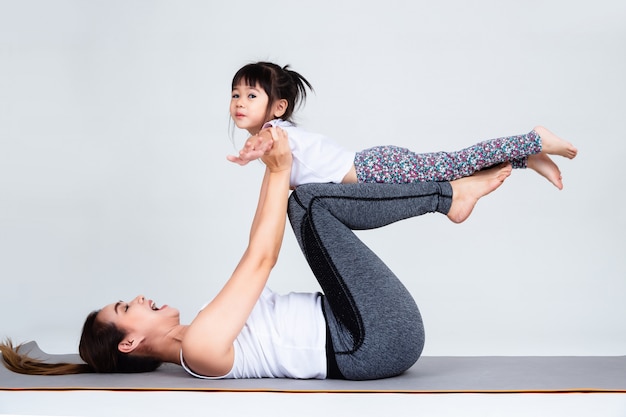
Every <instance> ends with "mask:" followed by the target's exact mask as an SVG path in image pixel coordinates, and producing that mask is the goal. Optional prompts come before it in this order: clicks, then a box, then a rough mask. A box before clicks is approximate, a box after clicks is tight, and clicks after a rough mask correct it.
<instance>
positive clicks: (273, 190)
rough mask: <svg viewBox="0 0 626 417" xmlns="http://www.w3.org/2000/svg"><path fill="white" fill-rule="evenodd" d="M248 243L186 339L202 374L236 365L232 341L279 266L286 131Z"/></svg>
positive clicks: (268, 161)
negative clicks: (275, 268) (274, 270)
mask: <svg viewBox="0 0 626 417" xmlns="http://www.w3.org/2000/svg"><path fill="white" fill-rule="evenodd" d="M271 133H272V138H273V142H274V144H273V147H272V150H271V151H270V152H269V154H267V155H265V156H263V162H264V163H265V165H266V169H265V176H264V178H263V183H262V185H261V191H260V194H259V202H258V205H257V210H256V213H255V216H254V220H253V222H252V226H251V228H250V240H249V242H248V247H247V249H246V251H245V252H244V254H243V256H242V258H241V260H240V261H239V264H238V265H237V267H236V268H235V271H234V272H233V274H232V275H231V277H230V278H229V280H228V281H227V282H226V284H225V285H224V287H223V288H222V290H221V291H220V292H219V293H218V294H217V295H216V297H215V298H214V299H213V300H212V301H211V302H210V303H209V304H208V305H207V306H206V307H205V308H204V309H203V310H202V311H201V312H200V313H199V314H198V315H197V316H196V318H195V319H194V320H193V322H192V323H191V325H190V326H189V329H188V331H187V333H186V335H185V338H184V340H183V353H184V358H185V362H186V363H187V365H188V366H189V367H190V368H191V369H193V370H194V372H197V373H199V374H202V375H206V376H222V375H225V374H226V373H228V372H229V371H230V370H231V368H232V365H233V358H234V356H233V355H234V351H233V342H234V340H235V338H236V337H237V335H239V333H240V332H241V329H242V328H243V326H244V325H245V323H246V320H247V319H248V316H249V315H250V312H251V311H252V309H253V307H254V305H255V304H256V302H257V300H258V298H259V296H260V295H261V292H262V291H263V288H264V287H265V285H266V283H267V279H268V277H269V274H270V272H271V270H272V268H273V267H274V265H275V264H276V261H277V259H278V254H279V252H280V248H281V245H282V240H283V234H284V231H285V222H286V213H287V199H288V197H289V175H290V172H291V161H292V158H291V151H290V149H289V144H288V140H287V135H286V133H285V132H284V131H281V130H276V129H272V132H271Z"/></svg>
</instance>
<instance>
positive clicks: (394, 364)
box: [289, 182, 452, 380]
mask: <svg viewBox="0 0 626 417" xmlns="http://www.w3.org/2000/svg"><path fill="white" fill-rule="evenodd" d="M451 204H452V187H451V186H450V184H449V183H447V182H415V183H409V184H305V185H302V186H300V187H298V188H296V189H295V190H294V191H293V193H292V195H291V197H290V199H289V220H290V222H291V226H292V227H293V230H294V232H295V235H296V239H297V240H298V243H299V244H300V247H301V248H302V251H303V252H304V255H305V257H306V259H307V261H308V263H309V265H310V267H311V270H312V271H313V273H314V274H315V277H316V278H317V280H318V282H319V284H320V286H321V287H322V290H323V292H324V298H323V309H324V315H325V317H326V323H327V333H328V337H327V341H326V345H327V346H326V347H327V353H328V354H327V357H328V378H344V379H354V380H363V379H376V378H385V377H390V376H394V375H398V374H400V373H402V372H404V371H405V370H407V369H408V368H410V367H411V366H412V365H413V364H414V363H415V362H416V361H417V359H418V358H419V356H420V354H421V352H422V349H423V346H424V327H423V324H422V318H421V315H420V312H419V310H418V308H417V305H416V304H415V301H414V300H413V297H412V296H411V294H410V293H409V292H408V290H407V289H406V288H405V287H404V285H403V284H402V283H401V282H400V280H399V279H398V278H397V277H396V276H395V275H394V273H393V272H392V271H391V270H390V269H389V268H388V267H387V266H386V265H385V263H384V262H383V261H382V260H381V259H380V258H378V256H376V254H375V253H374V252H372V251H371V250H370V249H369V248H368V247H367V246H366V245H365V244H364V243H363V242H361V240H360V239H359V238H358V237H357V236H356V235H355V234H354V232H353V230H366V229H374V228H377V227H381V226H385V225H387V224H390V223H393V222H396V221H399V220H403V219H407V218H410V217H415V216H420V215H422V214H425V213H429V212H440V213H443V214H446V213H447V212H448V210H449V209H450V205H451Z"/></svg>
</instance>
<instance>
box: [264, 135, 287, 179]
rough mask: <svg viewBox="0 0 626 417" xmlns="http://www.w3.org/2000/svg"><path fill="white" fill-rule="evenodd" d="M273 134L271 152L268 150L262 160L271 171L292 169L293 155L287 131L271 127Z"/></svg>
mask: <svg viewBox="0 0 626 417" xmlns="http://www.w3.org/2000/svg"><path fill="white" fill-rule="evenodd" d="M269 132H270V134H271V135H272V145H271V149H270V150H269V152H266V153H265V154H264V155H263V156H262V157H261V160H262V161H263V163H265V165H266V166H267V168H268V169H269V170H270V172H279V171H285V170H289V169H291V163H292V161H293V157H292V155H291V148H290V147H289V136H288V135H287V132H285V131H284V130H283V129H281V128H279V127H272V128H270V129H269Z"/></svg>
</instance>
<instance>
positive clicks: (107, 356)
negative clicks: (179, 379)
mask: <svg viewBox="0 0 626 417" xmlns="http://www.w3.org/2000/svg"><path fill="white" fill-rule="evenodd" d="M97 316H98V311H93V312H91V313H90V314H89V315H88V316H87V319H86V320H85V324H84V325H83V331H82V334H81V338H80V344H79V347H78V351H79V353H80V357H81V358H82V360H83V361H85V363H67V362H61V363H48V362H45V361H42V360H40V359H36V358H32V357H30V356H28V355H27V354H24V353H21V352H20V349H21V348H22V345H21V344H20V345H18V346H15V347H14V346H13V344H12V342H11V340H6V341H5V342H4V343H0V352H2V360H3V362H4V365H5V366H6V367H7V368H8V369H9V370H11V371H13V372H18V373H21V374H28V375H68V374H81V373H93V372H97V373H132V372H150V371H154V370H155V369H156V368H158V367H159V366H160V365H161V363H162V362H161V361H160V360H158V359H155V358H151V357H146V356H139V355H130V354H126V353H122V352H120V351H119V349H118V348H117V346H118V344H119V343H120V342H121V341H122V340H123V338H124V336H125V335H124V333H123V332H122V331H121V330H120V329H118V328H117V327H115V325H114V324H112V323H103V322H101V321H99V320H97Z"/></svg>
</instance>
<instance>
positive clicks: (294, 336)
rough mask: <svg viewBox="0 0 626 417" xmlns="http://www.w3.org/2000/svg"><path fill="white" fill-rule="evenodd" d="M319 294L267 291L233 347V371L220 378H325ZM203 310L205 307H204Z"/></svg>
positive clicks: (324, 341)
mask: <svg viewBox="0 0 626 417" xmlns="http://www.w3.org/2000/svg"><path fill="white" fill-rule="evenodd" d="M321 300H322V298H321V295H320V294H319V293H294V292H292V293H289V294H286V295H279V294H276V293H274V292H272V291H271V290H270V289H269V288H265V289H264V290H263V293H262V294H261V297H259V300H258V301H257V303H256V305H255V306H254V309H253V310H252V312H251V313H250V317H249V318H248V321H247V322H246V324H245V326H244V328H243V329H242V330H241V333H240V334H239V336H237V339H235V342H234V344H233V345H234V349H235V359H234V363H233V368H232V369H231V370H230V372H228V373H227V374H226V375H224V376H221V377H215V378H213V377H207V376H203V375H199V374H196V373H195V372H193V371H192V370H191V369H189V367H187V365H186V364H185V362H184V361H183V352H182V351H181V352H180V359H181V364H182V366H183V368H185V370H186V371H187V372H188V373H189V374H191V375H193V376H195V377H198V378H207V379H220V378H296V379H324V378H326V322H325V320H324V315H323V313H322V303H321ZM203 308H204V307H203Z"/></svg>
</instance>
